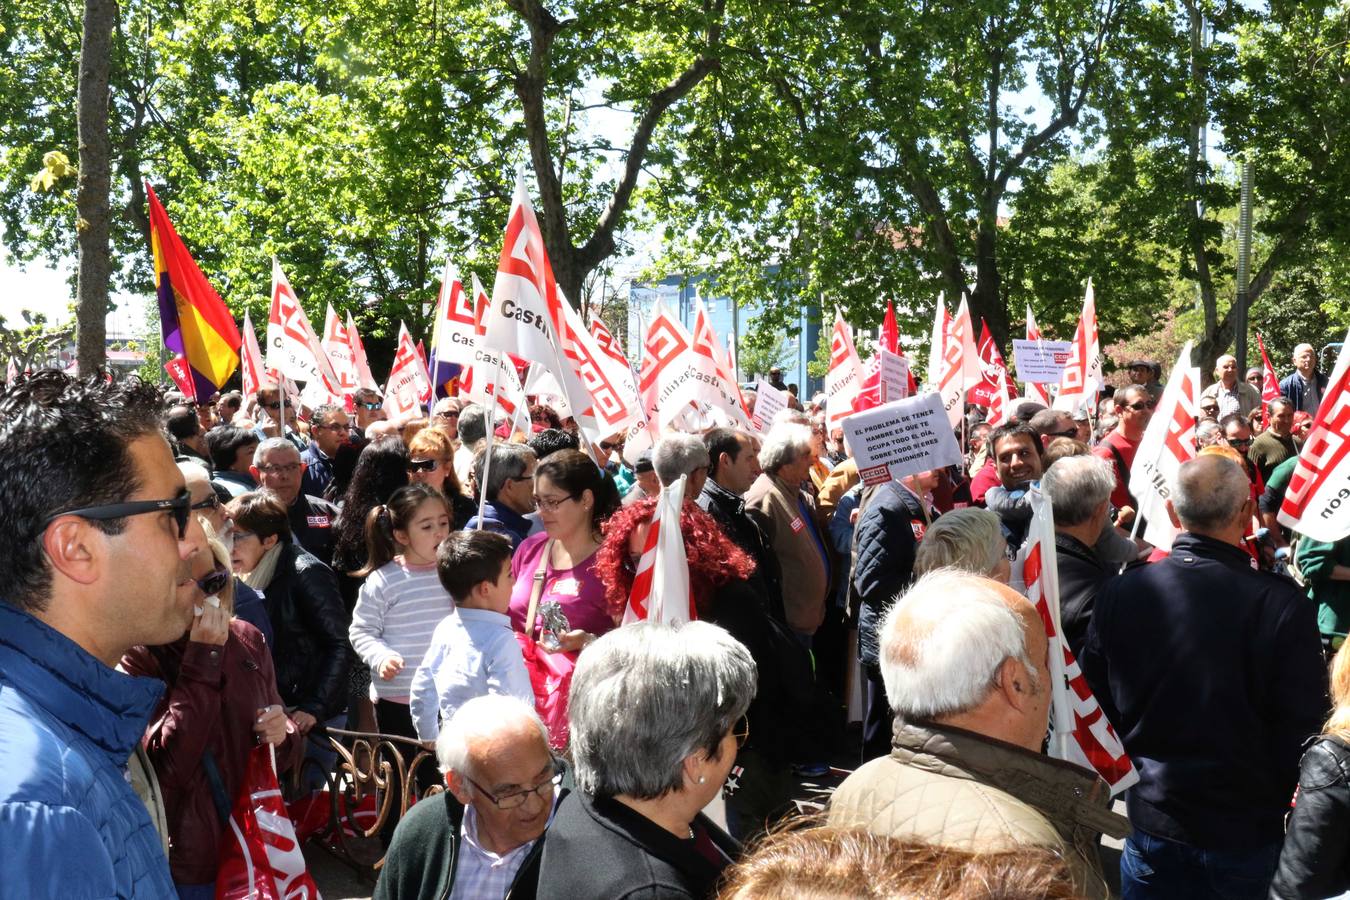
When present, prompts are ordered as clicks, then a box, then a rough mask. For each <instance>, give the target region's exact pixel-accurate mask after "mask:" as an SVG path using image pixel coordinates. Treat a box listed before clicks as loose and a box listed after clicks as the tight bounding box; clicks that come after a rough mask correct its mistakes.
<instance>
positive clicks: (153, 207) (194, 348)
mask: <svg viewBox="0 0 1350 900" xmlns="http://www.w3.org/2000/svg"><path fill="white" fill-rule="evenodd" d="M145 192H146V196H147V197H148V198H149V202H150V254H151V256H153V257H154V261H155V293H156V294H157V295H158V297H159V324H160V330H161V331H162V333H163V335H164V346H166V347H168V348H169V349H170V350H171V351H173V352H174V353H177V354H181V355H182V356H183V358H184V359H185V360H186V361H187V365H188V367H189V369H190V370H191V372H192V383H193V387H194V389H195V390H194V393H195V395H196V396H198V397H203V398H205V397H210V396H211V395H212V394H214V393H216V392H217V391H219V390H220V389H221V388H222V387H224V386H225V382H226V381H228V380H229V378H230V376H231V375H233V374H234V370H235V369H237V368H238V367H239V329H238V328H237V327H236V326H235V324H234V316H232V315H230V311H229V309H227V308H226V306H225V303H224V302H223V301H222V300H221V299H220V295H219V294H217V293H216V291H215V288H213V287H211V283H210V282H209V281H207V280H206V276H205V275H203V274H202V270H201V269H199V268H197V263H196V262H195V261H194V260H193V259H192V256H191V254H189V253H188V251H187V247H185V246H184V245H183V241H182V239H181V238H179V237H178V232H176V231H174V228H173V223H172V222H170V221H169V214H168V213H166V212H165V211H164V207H163V206H162V205H161V204H160V202H159V198H158V197H156V196H155V192H154V190H153V189H152V188H151V187H150V184H149V183H148V182H147V183H146V185H145Z"/></svg>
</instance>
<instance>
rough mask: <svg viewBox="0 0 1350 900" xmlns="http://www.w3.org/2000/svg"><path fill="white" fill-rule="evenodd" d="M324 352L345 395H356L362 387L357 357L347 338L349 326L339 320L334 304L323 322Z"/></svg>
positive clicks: (329, 305) (330, 306) (329, 308)
mask: <svg viewBox="0 0 1350 900" xmlns="http://www.w3.org/2000/svg"><path fill="white" fill-rule="evenodd" d="M323 352H324V353H326V354H328V361H329V362H330V363H332V365H333V372H334V373H336V375H337V377H338V387H340V388H341V389H342V393H343V394H354V393H355V392H356V389H357V388H358V387H360V386H361V385H360V384H359V383H358V380H357V374H356V357H355V356H354V355H353V354H352V342H351V339H350V338H349V337H348V336H347V326H346V325H345V324H343V322H342V319H341V318H339V316H338V314H337V310H335V309H333V304H331V303H330V304H328V314H327V315H326V316H324V322H323Z"/></svg>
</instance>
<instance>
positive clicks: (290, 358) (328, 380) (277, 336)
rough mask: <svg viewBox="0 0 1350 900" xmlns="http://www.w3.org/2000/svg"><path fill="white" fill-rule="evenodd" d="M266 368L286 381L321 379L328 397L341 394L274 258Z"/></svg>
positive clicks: (317, 339) (333, 375) (301, 310)
mask: <svg viewBox="0 0 1350 900" xmlns="http://www.w3.org/2000/svg"><path fill="white" fill-rule="evenodd" d="M267 367H268V368H269V369H273V370H275V371H276V372H278V373H280V374H281V375H284V376H286V377H287V378H295V379H298V380H300V381H305V382H312V381H318V380H321V381H322V382H323V387H324V389H325V390H327V391H328V393H329V394H331V395H333V396H335V397H338V396H341V395H342V387H341V384H342V383H341V380H340V379H339V378H338V375H337V373H336V372H334V371H333V364H332V363H330V362H329V361H328V354H327V353H324V351H323V347H322V346H321V345H320V344H319V338H318V336H317V335H316V334H315V333H314V328H313V327H312V326H311V325H310V324H309V316H307V315H305V310H304V308H303V307H302V306H301V305H300V301H299V300H297V299H296V297H295V291H293V290H291V283H290V282H289V281H288V280H287V279H286V273H285V272H283V271H281V264H280V263H278V262H277V260H276V257H272V308H271V311H270V313H269V314H268V317H267Z"/></svg>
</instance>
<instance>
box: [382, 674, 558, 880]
mask: <svg viewBox="0 0 1350 900" xmlns="http://www.w3.org/2000/svg"><path fill="white" fill-rule="evenodd" d="M436 757H437V761H438V762H439V763H440V766H441V770H442V771H443V772H444V773H445V784H446V788H447V790H446V791H445V793H443V794H441V795H439V796H432V797H428V798H427V799H425V800H423V801H422V802H420V803H418V804H416V805H415V806H413V808H412V809H410V810H409V811H408V814H407V815H406V816H404V817H403V819H402V820H401V821H400V822H399V823H398V829H397V830H396V831H395V832H394V837H393V840H392V841H391V842H390V844H389V852H388V853H387V854H386V855H385V858H384V866H383V867H382V868H381V870H380V880H379V881H378V882H376V884H375V893H374V895H373V897H372V900H413V898H418V900H444V898H448V897H451V896H455V897H473V898H475V900H478V898H481V900H497V898H503V897H511V898H512V900H517V898H533V897H534V894H535V887H536V885H537V883H538V881H539V860H540V857H541V856H542V854H543V848H544V830H545V829H546V828H547V827H548V824H549V822H550V820H551V818H552V814H553V810H554V809H555V808H556V806H557V804H558V801H560V800H561V799H562V798H563V796H565V795H566V793H567V790H566V789H565V788H563V787H561V780H562V779H561V773H562V766H561V763H559V762H558V761H557V760H556V759H554V757H553V755H552V754H551V753H550V752H549V747H548V732H547V731H545V729H544V726H543V723H541V722H540V721H539V716H538V715H537V714H536V713H535V711H534V710H533V709H532V708H530V707H529V706H527V705H525V704H524V703H521V702H520V701H519V700H517V699H516V698H514V697H509V696H505V695H502V694H490V695H486V696H483V697H475V698H474V699H472V700H470V701H468V702H467V703H465V704H464V705H463V706H461V707H460V708H459V709H457V710H456V711H455V715H454V716H453V717H452V718H451V719H450V721H449V723H448V724H446V726H445V727H444V728H442V729H441V733H440V736H439V737H438V738H437V739H436Z"/></svg>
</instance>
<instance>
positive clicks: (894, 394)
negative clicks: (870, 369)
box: [877, 347, 909, 403]
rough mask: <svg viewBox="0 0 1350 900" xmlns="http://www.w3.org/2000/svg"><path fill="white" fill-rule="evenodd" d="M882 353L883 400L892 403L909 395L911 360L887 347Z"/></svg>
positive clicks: (882, 349)
mask: <svg viewBox="0 0 1350 900" xmlns="http://www.w3.org/2000/svg"><path fill="white" fill-rule="evenodd" d="M877 353H879V354H880V355H881V402H882V403H890V402H892V401H895V400H903V399H905V398H906V397H908V396H909V360H907V359H905V358H904V357H903V356H901V355H900V354H898V353H892V352H891V351H889V350H887V349H886V348H885V347H882V348H880V349H879V350H878V351H877Z"/></svg>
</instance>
